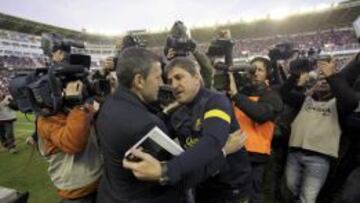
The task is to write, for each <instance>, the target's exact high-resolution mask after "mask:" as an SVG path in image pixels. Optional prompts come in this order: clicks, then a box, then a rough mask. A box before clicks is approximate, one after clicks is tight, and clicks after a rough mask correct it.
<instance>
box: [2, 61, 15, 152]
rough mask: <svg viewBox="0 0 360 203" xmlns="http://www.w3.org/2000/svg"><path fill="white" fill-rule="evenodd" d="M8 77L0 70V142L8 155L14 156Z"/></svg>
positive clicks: (13, 114)
mask: <svg viewBox="0 0 360 203" xmlns="http://www.w3.org/2000/svg"><path fill="white" fill-rule="evenodd" d="M8 87H9V77H8V74H7V70H5V69H4V68H2V69H0V141H1V144H2V146H3V147H5V148H6V149H7V150H8V152H9V153H11V154H15V153H16V152H17V150H16V148H15V138H14V127H13V123H14V121H15V120H16V114H15V111H13V110H12V109H10V107H9V103H10V100H11V96H10V93H9V89H8Z"/></svg>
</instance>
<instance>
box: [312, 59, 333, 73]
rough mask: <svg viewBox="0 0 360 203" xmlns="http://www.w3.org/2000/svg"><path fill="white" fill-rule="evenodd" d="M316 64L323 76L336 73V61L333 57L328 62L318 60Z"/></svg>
mask: <svg viewBox="0 0 360 203" xmlns="http://www.w3.org/2000/svg"><path fill="white" fill-rule="evenodd" d="M317 66H318V67H319V69H320V71H321V72H322V73H323V74H324V75H325V77H329V76H331V75H334V74H335V73H336V63H335V60H334V59H332V60H331V61H330V62H326V61H318V62H317Z"/></svg>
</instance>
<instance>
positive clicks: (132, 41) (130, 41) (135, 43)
mask: <svg viewBox="0 0 360 203" xmlns="http://www.w3.org/2000/svg"><path fill="white" fill-rule="evenodd" d="M129 47H146V42H145V40H143V39H141V38H140V37H139V36H137V35H134V34H128V35H125V36H124V37H123V39H122V41H121V44H120V46H119V47H116V53H115V56H114V57H113V63H114V67H113V68H112V70H115V69H116V64H117V61H118V55H119V54H120V53H121V52H122V51H123V50H125V49H126V48H129Z"/></svg>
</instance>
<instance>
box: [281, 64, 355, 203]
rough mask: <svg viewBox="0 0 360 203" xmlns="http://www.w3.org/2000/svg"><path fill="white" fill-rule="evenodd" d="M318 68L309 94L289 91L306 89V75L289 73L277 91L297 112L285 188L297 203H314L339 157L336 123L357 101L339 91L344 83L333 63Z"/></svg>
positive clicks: (291, 138)
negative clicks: (297, 88)
mask: <svg viewBox="0 0 360 203" xmlns="http://www.w3.org/2000/svg"><path fill="white" fill-rule="evenodd" d="M317 65H318V67H319V70H318V75H319V77H318V80H317V82H316V84H315V86H314V88H313V91H311V92H310V94H308V95H305V94H304V93H302V92H299V91H292V90H293V89H294V87H296V85H297V86H300V87H304V86H305V85H306V82H307V80H308V73H307V72H301V73H292V74H291V76H290V77H289V79H288V80H287V81H286V82H285V83H284V85H283V86H282V87H281V90H280V92H281V95H282V98H283V100H284V102H286V103H287V104H288V105H291V106H292V107H294V108H295V109H296V110H298V111H299V113H298V114H297V116H296V118H295V120H294V121H293V123H292V126H291V127H292V128H291V136H290V141H289V147H290V149H289V154H288V160H287V165H286V179H287V185H288V187H289V189H290V190H291V192H292V193H293V195H294V196H295V197H296V198H297V199H298V200H299V201H300V202H307V203H312V202H314V203H315V202H316V198H317V196H318V193H319V191H320V189H321V187H322V186H323V184H324V182H325V180H326V177H327V174H328V171H329V167H330V161H331V160H333V159H336V158H337V157H338V153H339V152H338V151H339V144H340V135H341V128H340V123H339V121H340V122H341V121H343V120H344V119H345V118H346V116H348V115H349V114H350V113H351V112H352V111H353V110H354V109H355V108H356V106H357V101H356V99H355V98H354V97H352V96H350V95H348V94H345V91H342V90H341V88H340V87H341V86H343V85H344V83H346V81H345V80H344V79H343V78H342V77H341V75H339V74H337V73H335V62H334V60H332V61H330V62H327V61H318V62H317ZM319 126H321V127H319ZM324 140H326V142H324Z"/></svg>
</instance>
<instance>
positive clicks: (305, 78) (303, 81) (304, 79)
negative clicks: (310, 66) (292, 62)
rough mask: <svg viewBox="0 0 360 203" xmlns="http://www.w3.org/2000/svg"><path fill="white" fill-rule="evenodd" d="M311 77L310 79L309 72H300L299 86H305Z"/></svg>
mask: <svg viewBox="0 0 360 203" xmlns="http://www.w3.org/2000/svg"><path fill="white" fill-rule="evenodd" d="M309 79H310V77H309V73H308V72H303V73H300V76H299V80H298V82H297V86H299V87H303V86H305V84H306V83H307V82H308V81H309Z"/></svg>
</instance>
